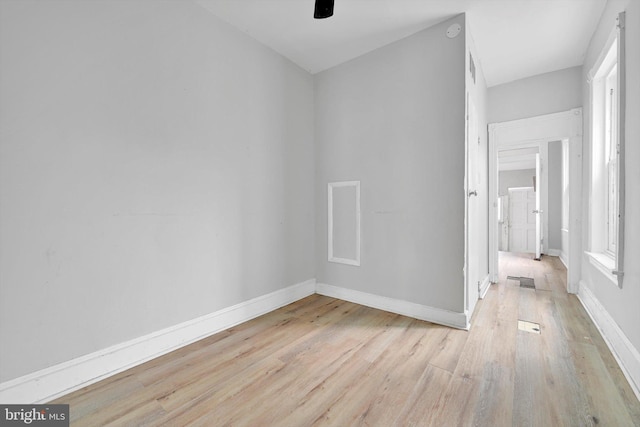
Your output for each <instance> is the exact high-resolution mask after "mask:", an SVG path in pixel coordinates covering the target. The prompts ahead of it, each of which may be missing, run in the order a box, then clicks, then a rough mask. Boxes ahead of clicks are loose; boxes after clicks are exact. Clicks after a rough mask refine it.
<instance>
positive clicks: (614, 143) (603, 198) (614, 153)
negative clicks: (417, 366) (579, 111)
mask: <svg viewBox="0 0 640 427" xmlns="http://www.w3.org/2000/svg"><path fill="white" fill-rule="evenodd" d="M588 78H589V83H590V96H591V97H590V107H591V154H592V156H591V159H592V165H591V194H590V199H591V200H590V208H589V214H590V216H591V221H590V223H591V229H590V244H589V247H590V250H589V252H587V255H588V258H589V260H590V262H591V264H593V265H594V266H595V267H597V268H598V269H599V270H600V271H601V272H602V273H603V274H604V275H605V276H606V277H607V278H609V279H610V280H611V281H612V282H613V283H614V284H617V285H618V286H619V287H622V277H623V273H622V266H623V260H624V118H625V117H624V116H625V111H624V110H625V97H624V94H625V75H624V13H622V14H620V15H619V17H618V25H617V27H616V29H615V30H614V31H613V32H612V33H611V35H610V37H609V39H608V41H607V43H606V44H605V46H604V48H603V50H602V52H601V54H600V56H599V58H598V60H597V61H596V63H595V64H594V66H593V68H592V69H591V71H590V72H589V74H588Z"/></svg>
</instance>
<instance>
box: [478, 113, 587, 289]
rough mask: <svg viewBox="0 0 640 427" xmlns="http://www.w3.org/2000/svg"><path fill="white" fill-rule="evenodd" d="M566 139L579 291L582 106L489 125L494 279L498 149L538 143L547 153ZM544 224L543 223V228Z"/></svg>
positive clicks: (494, 271) (493, 270) (570, 281)
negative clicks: (548, 148)
mask: <svg viewBox="0 0 640 427" xmlns="http://www.w3.org/2000/svg"><path fill="white" fill-rule="evenodd" d="M565 139H566V140H567V141H568V146H569V149H568V152H569V153H568V154H569V156H568V157H569V159H568V166H569V187H570V188H571V193H570V194H569V206H568V210H569V224H568V240H569V244H568V250H569V253H568V256H567V291H568V292H570V293H577V291H578V282H579V279H580V268H581V267H580V266H581V262H582V259H581V253H580V248H581V247H582V232H581V231H582V230H581V228H582V212H581V207H582V206H581V205H582V108H574V109H572V110H568V111H563V112H560V113H553V114H546V115H543V116H536V117H530V118H526V119H520V120H513V121H509V122H503V123H491V124H489V278H490V280H491V281H492V282H497V281H498V277H499V271H498V270H499V269H498V238H499V235H498V221H497V218H498V214H497V206H498V202H497V199H498V152H499V151H501V150H508V149H516V148H524V147H536V146H537V147H539V148H540V149H541V152H542V153H543V154H544V150H546V148H547V144H548V142H550V141H561V140H565ZM543 166H544V164H543ZM544 170H546V168H544V169H543V173H544ZM544 210H545V209H544V206H543V211H544ZM544 215H545V213H544V212H543V216H544ZM544 227H545V226H544V222H543V229H544Z"/></svg>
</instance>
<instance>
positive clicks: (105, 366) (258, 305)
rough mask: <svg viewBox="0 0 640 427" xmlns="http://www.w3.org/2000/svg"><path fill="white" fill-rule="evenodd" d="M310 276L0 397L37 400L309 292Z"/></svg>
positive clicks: (36, 378) (64, 366)
mask: <svg viewBox="0 0 640 427" xmlns="http://www.w3.org/2000/svg"><path fill="white" fill-rule="evenodd" d="M315 282H316V281H315V279H311V280H307V281H305V282H302V283H298V284H296V285H293V286H289V287H287V288H284V289H280V290H277V291H275V292H272V293H270V294H267V295H262V296H260V297H257V298H253V299H251V300H249V301H245V302H242V303H240V304H236V305H234V306H231V307H227V308H224V309H222V310H218V311H216V312H213V313H210V314H207V315H205V316H202V317H199V318H196V319H193V320H189V321H187V322H184V323H181V324H178V325H175V326H172V327H169V328H166V329H163V330H160V331H157V332H154V333H151V334H149V335H145V336H143V337H139V338H136V339H133V340H131V341H127V342H124V343H121V344H118V345H115V346H112V347H109V348H106V349H103V350H100V351H96V352H94V353H91V354H87V355H85V356H82V357H79V358H77V359H73V360H70V361H67V362H64V363H61V364H59V365H55V366H52V367H50V368H46V369H42V370H40V371H37V372H34V373H32V374H28V375H25V376H23V377H19V378H16V379H13V380H10V381H6V382H4V383H1V384H0V402H2V403H3V404H11V403H42V402H47V401H50V400H53V399H55V398H57V397H60V396H63V395H65V394H67V393H70V392H72V391H75V390H78V389H80V388H82V387H86V386H88V385H90V384H93V383H95V382H98V381H100V380H102V379H104V378H107V377H109V376H111V375H115V374H117V373H119V372H122V371H124V370H127V369H129V368H132V367H134V366H136V365H139V364H141V363H144V362H146V361H148V360H151V359H153V358H156V357H158V356H161V355H163V354H166V353H169V352H171V351H173V350H176V349H178V348H180V347H183V346H185V345H188V344H191V343H193V342H195V341H197V340H200V339H202V338H205V337H207V336H210V335H213V334H215V333H217V332H220V331H223V330H225V329H228V328H230V327H232V326H235V325H238V324H240V323H242V322H246V321H248V320H251V319H253V318H255V317H258V316H260V315H262V314H265V313H268V312H270V311H273V310H275V309H277V308H280V307H282V306H285V305H287V304H290V303H292V302H294V301H297V300H299V299H302V298H304V297H307V296H309V295H312V294H313V293H314V292H315V288H316V284H315Z"/></svg>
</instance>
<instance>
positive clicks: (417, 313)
mask: <svg viewBox="0 0 640 427" xmlns="http://www.w3.org/2000/svg"><path fill="white" fill-rule="evenodd" d="M316 293H318V294H320V295H326V296H330V297H333V298H338V299H341V300H345V301H350V302H353V303H356V304H360V305H364V306H367V307H372V308H377V309H379V310H384V311H389V312H391V313H396V314H401V315H403V316H409V317H413V318H416V319H420V320H426V321H428V322H432V323H438V324H440V325H445V326H451V327H453V328H458V329H469V324H468V321H467V316H466V315H465V313H457V312H454V311H448V310H442V309H439V308H434V307H429V306H426V305H421V304H416V303H414V302H409V301H403V300H398V299H394V298H388V297H383V296H380V295H374V294H369V293H366V292H361V291H355V290H353V289H347V288H340V287H338V286H332V285H327V284H325V283H317V284H316Z"/></svg>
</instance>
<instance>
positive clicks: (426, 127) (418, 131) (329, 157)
mask: <svg viewBox="0 0 640 427" xmlns="http://www.w3.org/2000/svg"><path fill="white" fill-rule="evenodd" d="M454 21H455V22H459V23H460V24H461V25H462V28H463V29H464V28H465V25H464V16H459V17H456V18H454V19H453V20H450V21H447V22H444V23H442V24H439V25H436V26H434V27H432V28H430V29H427V30H424V31H422V32H419V33H417V34H415V35H413V36H411V37H408V38H406V39H403V40H401V41H398V42H396V43H393V44H391V45H388V46H386V47H383V48H380V49H377V50H375V51H373V52H371V53H369V54H367V55H364V56H362V57H359V58H356V59H354V60H352V61H350V62H347V63H345V64H343V65H340V66H337V67H335V68H332V69H330V70H327V71H324V72H322V73H320V74H317V75H316V79H315V96H316V98H315V101H316V103H315V111H316V122H315V129H316V133H315V136H316V152H315V153H316V205H317V206H318V211H317V216H316V218H317V220H316V230H317V234H316V248H317V249H316V254H317V267H316V268H317V279H318V281H319V282H323V283H328V284H330V285H335V286H340V287H345V288H350V289H354V290H358V291H363V292H369V293H373V294H376V295H381V296H387V297H392V298H397V299H401V300H406V301H412V302H416V303H419V304H424V305H428V306H432V307H438V308H442V309H448V310H451V311H455V312H462V311H463V309H464V293H463V292H464V289H463V273H462V271H463V260H464V193H463V190H464V176H465V171H464V159H465V150H464V147H465V144H464V138H465V133H464V132H465V118H464V117H465V37H464V34H460V36H458V37H457V38H454V39H448V38H447V37H446V36H445V30H446V28H447V27H448V26H449V25H451V23H452V22H454ZM350 180H360V181H361V210H362V249H361V250H362V252H361V267H354V266H349V265H342V264H336V263H329V262H327V247H326V244H327V215H326V208H322V207H323V206H326V203H327V190H326V187H327V183H328V182H332V181H350Z"/></svg>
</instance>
